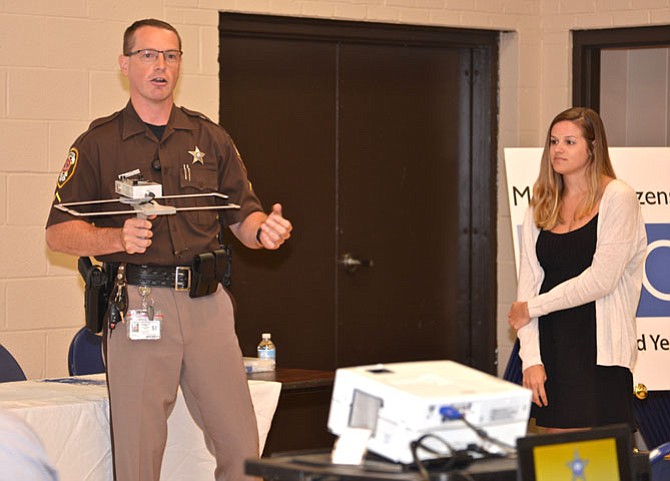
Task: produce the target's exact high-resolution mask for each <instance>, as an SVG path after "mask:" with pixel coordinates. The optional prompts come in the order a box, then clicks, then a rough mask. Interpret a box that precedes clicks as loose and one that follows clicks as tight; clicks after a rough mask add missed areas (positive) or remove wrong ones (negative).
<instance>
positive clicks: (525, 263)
mask: <svg viewBox="0 0 670 481" xmlns="http://www.w3.org/2000/svg"><path fill="white" fill-rule="evenodd" d="M597 229H598V231H597V232H598V239H597V242H596V251H595V254H594V255H593V263H592V264H591V266H590V267H588V268H586V269H585V270H584V271H583V272H582V273H581V274H580V275H578V276H577V277H573V278H572V279H568V280H567V281H565V282H562V283H561V284H559V285H557V286H556V287H554V288H553V289H551V290H550V291H549V292H545V293H544V294H539V295H538V292H539V291H540V287H541V285H542V281H543V280H544V271H543V270H542V267H540V263H539V261H538V259H537V254H536V251H535V243H536V241H537V238H538V236H539V235H540V230H539V229H538V228H537V226H536V225H535V222H534V220H533V209H532V208H528V210H527V212H526V217H525V219H524V222H523V228H522V233H521V245H520V257H521V259H520V265H519V284H518V288H517V300H519V301H527V302H528V311H529V313H530V317H531V320H530V323H529V324H527V325H526V326H524V327H522V328H521V329H519V331H518V332H517V335H518V337H519V340H520V341H521V349H520V352H519V355H520V356H521V359H522V361H523V369H524V370H525V369H526V368H528V367H530V366H533V365H536V364H542V357H541V354H540V338H539V329H538V317H540V316H543V315H545V314H549V313H550V312H555V311H559V310H562V309H568V308H571V307H576V306H581V305H583V304H586V303H588V302H592V301H595V302H596V350H597V360H596V363H597V364H598V365H601V366H624V367H627V368H629V369H632V368H633V365H634V363H635V358H636V356H637V343H636V339H637V333H636V326H635V313H636V311H637V305H638V302H639V300H640V290H641V289H642V272H643V267H644V258H645V253H646V248H647V234H646V231H645V227H644V220H643V218H642V214H641V212H640V204H639V202H638V200H637V195H636V194H635V191H633V189H631V188H630V187H629V186H628V185H627V184H626V183H624V182H622V181H621V180H617V179H615V180H613V181H611V182H610V183H609V184H608V185H607V187H606V188H605V192H604V193H603V197H602V199H601V201H600V207H599V214H598V227H597Z"/></svg>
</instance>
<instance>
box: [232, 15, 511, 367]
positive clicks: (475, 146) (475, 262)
mask: <svg viewBox="0 0 670 481" xmlns="http://www.w3.org/2000/svg"><path fill="white" fill-rule="evenodd" d="M219 35H220V36H221V37H235V36H240V37H246V38H249V37H254V36H262V37H264V38H277V39H289V38H291V39H296V38H298V39H310V40H329V41H348V42H360V43H368V44H385V43H394V44H397V43H399V42H400V43H403V44H406V45H420V46H424V47H426V46H428V47H430V46H435V47H466V48H469V49H470V51H471V55H472V65H473V69H472V72H470V76H471V80H470V81H471V85H472V88H471V92H475V93H476V94H475V95H472V98H471V106H472V107H471V112H470V118H471V119H472V121H471V123H470V125H468V126H465V127H464V129H463V132H464V134H463V135H465V136H467V138H466V139H463V140H464V141H465V142H464V144H463V145H466V146H467V147H466V148H465V149H464V150H467V152H464V153H463V155H464V157H466V156H467V158H468V160H469V168H470V174H471V176H470V177H471V182H470V186H469V189H467V191H468V192H469V205H470V211H469V212H468V213H467V215H466V216H465V217H466V218H467V219H469V221H468V223H467V225H461V226H459V228H460V232H461V234H460V236H461V239H459V241H460V242H464V243H467V244H469V251H470V252H471V253H476V255H470V256H469V257H470V258H469V260H468V263H469V275H468V278H467V279H463V282H464V283H467V285H468V287H469V289H468V290H469V292H470V299H468V300H467V304H468V305H467V306H466V309H464V312H468V313H469V315H468V318H467V319H459V320H458V321H457V322H458V325H459V326H461V329H460V331H461V334H460V336H461V339H460V340H461V342H462V344H463V345H464V346H467V350H468V351H469V352H470V355H469V357H468V364H469V365H471V366H473V367H475V368H477V369H480V370H483V371H486V372H489V373H492V374H495V373H496V369H497V368H496V363H497V354H496V347H497V267H496V258H497V150H498V146H497V141H498V139H497V133H498V121H497V117H498V110H497V106H498V52H499V39H500V32H498V31H492V30H480V29H459V28H447V27H432V26H415V25H407V24H384V23H374V22H355V21H344V20H342V21H340V20H326V19H314V18H294V17H283V16H273V15H253V14H242V13H232V12H221V13H220V14H219ZM221 96H222V97H223V92H221ZM219 118H224V115H223V113H222V111H220V115H219ZM333 262H337V259H333ZM454 302H462V300H457V299H455V300H454Z"/></svg>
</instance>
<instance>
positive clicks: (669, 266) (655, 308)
mask: <svg viewBox="0 0 670 481" xmlns="http://www.w3.org/2000/svg"><path fill="white" fill-rule="evenodd" d="M610 157H611V159H612V165H613V166H614V171H615V172H616V175H617V177H618V178H619V179H621V180H623V181H624V182H626V183H627V184H629V185H630V186H631V187H632V188H633V189H634V190H635V191H636V192H637V198H638V200H639V201H640V207H641V209H642V215H643V217H644V220H645V225H646V229H647V240H648V246H647V256H646V258H645V262H644V276H643V282H642V294H641V295H640V304H639V306H638V310H637V348H638V359H637V363H636V365H635V369H634V371H633V376H634V378H635V384H637V383H642V384H644V385H645V386H647V389H648V390H650V391H660V390H669V389H670V370H668V366H670V148H667V147H617V148H615V147H612V148H610ZM541 158H542V149H541V148H510V149H505V166H506V173H507V195H508V200H509V205H510V215H511V221H512V237H513V241H514V255H515V259H516V270H517V276H518V273H519V238H520V235H521V224H522V223H523V217H524V214H525V212H526V208H527V207H528V203H529V201H530V197H531V195H532V193H533V184H534V183H535V180H536V179H537V176H538V174H539V172H540V159H541Z"/></svg>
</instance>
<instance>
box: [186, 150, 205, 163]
mask: <svg viewBox="0 0 670 481" xmlns="http://www.w3.org/2000/svg"><path fill="white" fill-rule="evenodd" d="M188 153H189V154H191V155H192V156H193V163H194V164H201V165H205V161H204V160H202V159H204V158H205V153H204V152H200V149H199V148H198V146H197V145H196V146H195V150H189V151H188Z"/></svg>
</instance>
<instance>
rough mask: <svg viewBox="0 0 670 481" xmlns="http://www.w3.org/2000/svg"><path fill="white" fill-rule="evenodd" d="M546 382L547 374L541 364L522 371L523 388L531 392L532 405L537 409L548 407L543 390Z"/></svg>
mask: <svg viewBox="0 0 670 481" xmlns="http://www.w3.org/2000/svg"><path fill="white" fill-rule="evenodd" d="M546 380H547V373H546V371H545V370H544V366H543V365H542V364H536V365H534V366H530V367H529V368H527V369H526V370H524V371H523V386H524V387H526V388H528V389H530V390H531V391H533V403H534V404H536V405H537V406H539V407H542V406H548V405H549V401H548V400H547V393H546V391H545V390H544V383H545V381H546Z"/></svg>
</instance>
